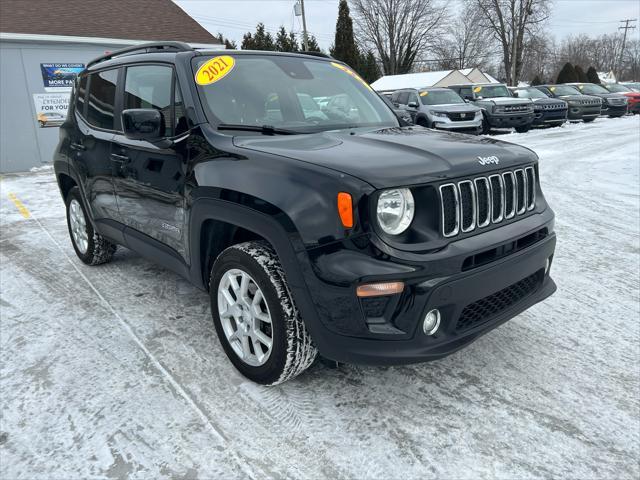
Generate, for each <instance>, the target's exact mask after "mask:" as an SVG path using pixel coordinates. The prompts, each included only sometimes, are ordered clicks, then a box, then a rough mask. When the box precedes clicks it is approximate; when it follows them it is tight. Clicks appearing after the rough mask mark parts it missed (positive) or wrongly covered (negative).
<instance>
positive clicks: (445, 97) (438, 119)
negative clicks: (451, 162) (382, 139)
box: [391, 87, 482, 135]
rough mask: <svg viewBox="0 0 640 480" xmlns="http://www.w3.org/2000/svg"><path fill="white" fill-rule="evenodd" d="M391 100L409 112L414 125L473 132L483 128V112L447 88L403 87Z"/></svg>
mask: <svg viewBox="0 0 640 480" xmlns="http://www.w3.org/2000/svg"><path fill="white" fill-rule="evenodd" d="M391 101H392V102H393V104H394V105H396V106H397V107H398V108H400V109H402V110H404V111H406V112H409V114H410V115H411V118H412V119H413V123H415V124H416V125H421V126H423V127H427V128H440V129H443V130H449V131H455V132H464V133H473V134H476V135H477V134H478V133H480V131H481V130H482V111H481V110H480V109H479V108H478V107H476V106H474V105H470V104H468V103H467V102H465V101H464V100H463V99H462V97H460V95H458V94H457V93H456V92H454V91H453V90H450V89H448V88H435V87H434V88H421V89H416V88H405V89H402V90H398V91H396V92H395V93H394V94H393V96H392V97H391Z"/></svg>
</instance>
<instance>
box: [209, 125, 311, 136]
mask: <svg viewBox="0 0 640 480" xmlns="http://www.w3.org/2000/svg"><path fill="white" fill-rule="evenodd" d="M218 130H241V131H244V132H260V133H262V134H263V135H299V134H300V133H302V132H296V131H295V130H286V129H284V128H276V127H274V126H272V125H244V124H242V123H221V124H220V125H218Z"/></svg>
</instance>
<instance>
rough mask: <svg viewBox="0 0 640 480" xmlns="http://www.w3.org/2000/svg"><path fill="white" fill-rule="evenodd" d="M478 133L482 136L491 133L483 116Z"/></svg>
mask: <svg viewBox="0 0 640 480" xmlns="http://www.w3.org/2000/svg"><path fill="white" fill-rule="evenodd" d="M480 133H481V134H483V135H489V133H491V126H490V125H489V122H488V121H487V119H486V118H485V117H484V116H483V117H482V126H481V127H480Z"/></svg>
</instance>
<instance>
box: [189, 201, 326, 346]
mask: <svg viewBox="0 0 640 480" xmlns="http://www.w3.org/2000/svg"><path fill="white" fill-rule="evenodd" d="M207 220H216V221H220V222H224V223H227V224H231V225H234V226H237V227H241V228H244V229H246V230H249V231H251V232H253V233H255V234H257V235H260V236H261V237H263V238H264V239H265V240H267V241H268V242H269V243H270V244H271V246H272V247H273V248H274V250H275V251H276V254H277V255H278V259H279V260H280V263H281V264H282V268H283V270H284V274H285V277H286V280H287V285H288V287H289V291H290V292H291V295H292V297H293V300H294V303H295V305H296V307H297V308H298V310H300V313H301V316H302V318H303V320H304V322H305V324H306V326H307V328H308V329H309V331H310V333H311V335H312V337H315V338H317V337H318V335H314V332H318V328H320V326H319V322H320V320H319V318H318V315H317V312H316V309H315V306H314V304H313V301H312V299H311V295H310V294H309V289H308V286H307V282H306V281H305V278H304V274H303V269H304V270H306V271H307V272H308V274H313V273H312V270H311V263H310V261H309V258H308V256H307V252H306V249H305V248H304V245H303V244H302V241H301V239H300V237H299V235H298V234H297V232H295V233H290V232H287V231H286V230H285V228H284V227H283V226H282V224H281V223H279V222H278V220H276V219H275V218H273V217H272V216H269V215H267V214H264V213H262V212H259V211H257V210H254V209H252V208H249V207H246V206H244V205H241V204H238V203H234V202H230V201H227V200H220V199H214V198H198V199H197V200H196V201H194V203H193V204H192V207H191V218H190V231H189V236H190V237H189V238H190V240H189V242H190V251H191V265H190V277H191V281H192V282H193V283H194V284H195V285H196V286H197V287H198V288H201V289H205V285H206V279H205V278H203V272H202V268H201V262H202V258H201V248H200V239H201V235H200V234H201V229H202V225H203V224H204V223H205V222H206V221H207ZM318 333H319V332H318Z"/></svg>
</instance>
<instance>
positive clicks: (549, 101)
mask: <svg viewBox="0 0 640 480" xmlns="http://www.w3.org/2000/svg"><path fill="white" fill-rule="evenodd" d="M531 100H532V101H533V103H535V104H536V105H564V104H565V102H564V101H563V100H559V99H557V98H532V99H531Z"/></svg>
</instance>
